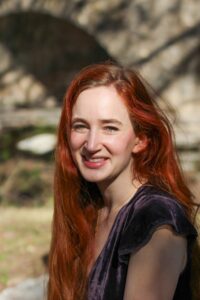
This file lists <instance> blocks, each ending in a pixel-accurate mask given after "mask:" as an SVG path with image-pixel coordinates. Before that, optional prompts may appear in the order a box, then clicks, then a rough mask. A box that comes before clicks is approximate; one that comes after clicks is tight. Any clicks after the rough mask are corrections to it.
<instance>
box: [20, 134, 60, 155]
mask: <svg viewBox="0 0 200 300" xmlns="http://www.w3.org/2000/svg"><path fill="white" fill-rule="evenodd" d="M55 145H56V136H55V135H54V134H50V133H43V134H38V135H35V136H33V137H30V138H27V139H25V140H22V141H20V142H18V143H17V149H18V150H22V151H28V152H31V153H33V154H37V155H42V154H46V153H49V152H51V151H53V149H54V148H55Z"/></svg>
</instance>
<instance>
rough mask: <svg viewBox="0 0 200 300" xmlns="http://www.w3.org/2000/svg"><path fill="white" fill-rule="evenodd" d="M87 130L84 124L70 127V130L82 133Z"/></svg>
mask: <svg viewBox="0 0 200 300" xmlns="http://www.w3.org/2000/svg"><path fill="white" fill-rule="evenodd" d="M85 129H87V126H86V125H85V124H73V125H72V130H75V131H83V130H85Z"/></svg>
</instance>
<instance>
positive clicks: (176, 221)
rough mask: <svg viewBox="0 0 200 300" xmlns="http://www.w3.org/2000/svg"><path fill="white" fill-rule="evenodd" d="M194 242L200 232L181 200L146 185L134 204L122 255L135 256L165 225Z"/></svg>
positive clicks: (123, 242)
mask: <svg viewBox="0 0 200 300" xmlns="http://www.w3.org/2000/svg"><path fill="white" fill-rule="evenodd" d="M166 225H167V226H170V228H171V229H172V231H173V233H174V234H176V235H182V236H184V237H186V238H187V239H188V241H193V240H194V239H195V238H196V235H197V232H196V230H195V228H194V227H193V225H192V224H191V222H190V220H188V218H187V216H186V213H185V210H184V208H183V206H182V205H181V204H180V203H179V202H178V200H177V199H176V198H175V197H174V196H172V195H171V194H169V193H168V192H165V191H163V190H161V189H158V188H156V187H153V186H145V187H144V188H143V189H141V190H140V192H139V193H138V197H137V198H136V199H135V203H134V202H133V203H132V206H131V207H130V210H129V213H128V215H127V219H126V223H125V225H124V229H123V233H122V236H121V241H120V253H133V252H136V251H137V250H138V249H139V248H141V247H142V246H144V245H145V244H146V243H148V241H149V240H150V239H151V237H152V235H153V233H154V232H155V231H156V230H157V229H159V228H161V227H162V226H166Z"/></svg>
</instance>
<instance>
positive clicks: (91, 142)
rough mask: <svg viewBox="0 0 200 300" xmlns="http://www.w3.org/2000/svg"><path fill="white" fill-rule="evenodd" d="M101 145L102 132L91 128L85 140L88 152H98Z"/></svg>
mask: <svg viewBox="0 0 200 300" xmlns="http://www.w3.org/2000/svg"><path fill="white" fill-rule="evenodd" d="M100 146H101V139H100V133H99V132H98V131H97V130H90V131H89V132H88V135H87V138H86V141H85V145H84V147H85V149H86V150H87V151H88V152H97V151H98V150H99V149H100Z"/></svg>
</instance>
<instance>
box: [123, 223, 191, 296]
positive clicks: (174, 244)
mask: <svg viewBox="0 0 200 300" xmlns="http://www.w3.org/2000/svg"><path fill="white" fill-rule="evenodd" d="M186 257H187V241H186V238H184V237H183V236H178V235H176V234H174V233H173V231H172V230H171V228H170V226H167V227H164V228H163V227H160V228H158V230H156V231H155V232H154V234H153V235H152V238H151V240H150V241H149V242H148V243H147V244H146V245H145V246H144V247H142V248H141V249H140V250H138V251H137V252H136V253H135V254H132V255H131V257H130V261H129V265H128V273H127V280H126V286H125V293H124V300H144V299H146V300H172V299H173V295H174V292H175V289H176V285H177V282H178V278H179V275H180V273H181V271H182V270H183V269H184V267H185V264H186Z"/></svg>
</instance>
